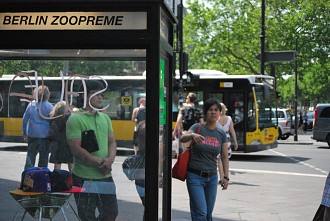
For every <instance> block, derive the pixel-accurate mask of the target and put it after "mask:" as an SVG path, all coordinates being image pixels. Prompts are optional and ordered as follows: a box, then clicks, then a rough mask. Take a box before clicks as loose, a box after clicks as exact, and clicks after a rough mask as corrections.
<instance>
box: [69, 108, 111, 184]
mask: <svg viewBox="0 0 330 221" xmlns="http://www.w3.org/2000/svg"><path fill="white" fill-rule="evenodd" d="M66 127H67V128H66V136H67V139H68V140H70V139H74V138H79V139H81V133H82V132H84V131H88V130H94V131H95V134H96V139H97V142H98V145H99V150H98V151H95V152H92V153H91V154H92V155H94V156H97V157H100V158H105V157H108V154H109V151H108V150H109V149H108V136H109V133H111V132H113V129H112V123H111V120H110V118H109V117H108V116H107V115H106V114H104V113H102V112H98V113H97V114H96V116H95V117H94V116H93V115H92V114H90V113H77V114H72V115H71V116H70V117H69V119H68V121H67V123H66ZM72 172H73V173H74V174H75V175H77V176H79V177H82V178H90V179H102V178H106V177H109V176H111V174H108V175H103V174H102V173H101V171H100V169H99V168H98V167H96V166H92V165H88V164H86V163H84V162H82V161H80V160H79V159H78V158H77V157H75V156H74V166H73V169H72Z"/></svg>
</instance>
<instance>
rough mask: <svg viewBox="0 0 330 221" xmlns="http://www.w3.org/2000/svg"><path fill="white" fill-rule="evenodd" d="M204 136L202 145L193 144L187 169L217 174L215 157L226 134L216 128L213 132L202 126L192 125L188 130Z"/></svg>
mask: <svg viewBox="0 0 330 221" xmlns="http://www.w3.org/2000/svg"><path fill="white" fill-rule="evenodd" d="M199 126H201V128H200V132H199V134H201V135H202V136H204V138H205V139H204V141H203V143H202V144H197V143H195V144H193V146H192V149H191V155H190V160H189V164H188V167H191V168H193V169H197V170H202V171H210V172H215V173H216V172H217V156H218V155H219V154H220V153H221V150H222V145H223V144H224V143H226V133H225V132H224V131H223V130H222V129H221V128H218V127H216V128H215V129H214V130H210V129H208V128H207V127H206V126H205V125H204V124H198V123H197V124H194V125H193V126H192V127H191V128H190V130H192V131H194V133H197V131H198V127H199Z"/></svg>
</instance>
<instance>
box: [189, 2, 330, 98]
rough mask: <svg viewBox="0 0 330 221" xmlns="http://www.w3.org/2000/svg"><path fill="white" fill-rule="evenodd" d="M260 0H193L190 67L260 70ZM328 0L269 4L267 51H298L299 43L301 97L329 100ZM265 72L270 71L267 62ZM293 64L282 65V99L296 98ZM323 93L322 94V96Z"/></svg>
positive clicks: (278, 72) (242, 71) (279, 71)
mask: <svg viewBox="0 0 330 221" xmlns="http://www.w3.org/2000/svg"><path fill="white" fill-rule="evenodd" d="M260 4H261V2H260V1H256V0H250V1H248V0H246V1H237V0H203V1H200V0H199V1H198V0H190V1H188V2H187V5H188V7H187V10H188V13H187V15H186V17H185V18H184V44H185V51H186V52H187V53H188V54H189V57H190V63H189V68H208V69H217V70H221V71H224V72H226V73H229V74H259V73H260V62H259V61H258V60H257V59H256V58H255V57H256V55H257V54H259V53H260V32H261V31H260V28H261V27H260V17H261V12H260V11H261V9H260V6H261V5H260ZM329 11H330V2H328V1H327V0H317V1H315V0H314V1H311V0H270V1H267V4H266V51H283V50H294V49H295V46H296V41H297V42H298V58H299V72H298V73H299V75H298V76H299V82H298V85H299V89H300V91H301V98H302V99H305V98H308V99H310V100H315V99H319V101H323V102H328V101H330V95H328V93H324V92H325V91H329V89H330V88H329V87H330V86H328V85H330V84H328V82H329V77H328V76H329V70H330V67H329V59H330V58H329V50H330V48H329V39H330V36H329V33H330V24H329V22H330V17H329V16H330V15H329ZM266 71H267V72H269V69H268V67H266ZM283 75H292V76H293V75H294V65H293V64H277V65H276V79H277V85H278V90H280V91H281V95H282V96H281V99H282V101H281V103H284V102H285V101H287V100H291V101H293V98H294V90H293V88H294V79H290V78H289V79H284V78H283ZM320 94H322V97H321V96H319V95H320Z"/></svg>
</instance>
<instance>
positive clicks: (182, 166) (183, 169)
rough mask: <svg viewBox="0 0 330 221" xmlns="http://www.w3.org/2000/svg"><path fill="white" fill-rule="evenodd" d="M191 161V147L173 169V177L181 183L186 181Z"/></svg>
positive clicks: (180, 156)
mask: <svg viewBox="0 0 330 221" xmlns="http://www.w3.org/2000/svg"><path fill="white" fill-rule="evenodd" d="M189 159H190V147H188V148H187V149H186V150H185V151H184V152H183V153H182V154H181V155H179V157H178V160H177V161H176V163H175V165H174V166H173V168H172V177H173V178H175V179H178V180H181V181H185V180H186V174H187V168H188V162H189Z"/></svg>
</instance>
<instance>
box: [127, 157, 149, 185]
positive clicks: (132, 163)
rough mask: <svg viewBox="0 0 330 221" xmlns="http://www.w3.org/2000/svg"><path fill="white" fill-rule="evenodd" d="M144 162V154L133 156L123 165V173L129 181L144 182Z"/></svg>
mask: <svg viewBox="0 0 330 221" xmlns="http://www.w3.org/2000/svg"><path fill="white" fill-rule="evenodd" d="M144 160H145V156H144V154H136V155H131V156H128V157H127V158H126V159H125V160H124V162H123V164H122V167H123V172H124V173H125V175H126V176H127V178H128V179H129V180H144V178H145V169H144Z"/></svg>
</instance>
